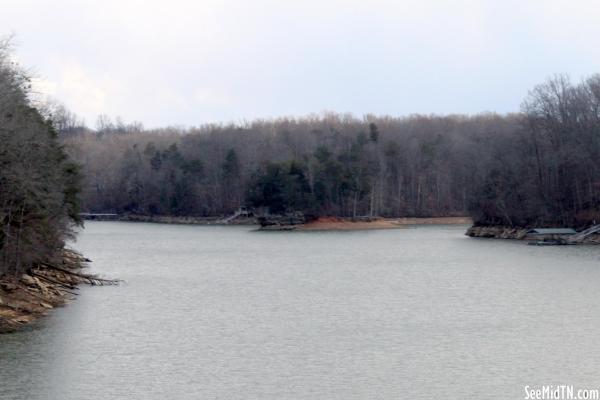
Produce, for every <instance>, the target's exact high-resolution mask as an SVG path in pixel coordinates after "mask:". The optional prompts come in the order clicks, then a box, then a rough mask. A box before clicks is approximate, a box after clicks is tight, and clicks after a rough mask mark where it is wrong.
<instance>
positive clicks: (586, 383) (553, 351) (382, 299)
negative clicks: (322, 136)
mask: <svg viewBox="0 0 600 400" xmlns="http://www.w3.org/2000/svg"><path fill="white" fill-rule="evenodd" d="M465 229H466V227H464V226H451V227H442V226H431V227H418V228H408V229H396V230H382V231H362V232H269V233H267V232H253V231H252V228H249V227H207V226H178V225H158V224H146V223H122V222H88V223H86V228H85V230H84V231H83V232H82V233H81V235H80V236H79V239H78V241H77V242H76V243H74V244H73V245H72V246H73V247H74V248H76V249H78V250H79V251H81V252H83V253H84V254H85V255H86V256H87V257H89V258H91V259H92V260H93V261H94V262H93V264H92V266H91V270H92V272H95V273H100V274H102V275H104V276H107V277H114V278H121V279H123V280H125V281H126V283H125V284H123V285H121V286H118V287H93V288H82V289H81V295H80V296H79V297H78V299H77V301H75V302H74V303H72V304H70V305H69V306H67V307H65V308H62V309H59V310H56V311H55V312H53V313H52V314H51V315H50V316H49V317H47V318H45V319H43V320H42V321H41V322H40V323H38V324H37V325H36V326H34V327H33V328H31V329H28V330H26V331H24V332H19V333H16V334H10V335H3V336H0V399H3V400H4V399H19V400H21V399H23V400H25V399H26V400H37V399H40V400H41V399H44V400H48V399H50V400H70V399H103V400H104V399H143V400H153V399H160V400H163V399H226V400H230V399H277V400H280V399H311V400H312V399H344V400H347V399H409V398H410V399H433V398H439V399H488V398H503V399H522V398H524V394H525V393H524V391H523V387H524V386H525V385H531V386H536V385H543V384H548V385H550V384H553V385H557V384H572V385H575V386H579V387H584V388H594V387H600V373H599V371H600V285H599V283H600V247H587V246H556V247H536V246H526V245H524V244H523V243H522V242H513V241H501V240H486V239H470V238H467V237H465V236H464V231H465Z"/></svg>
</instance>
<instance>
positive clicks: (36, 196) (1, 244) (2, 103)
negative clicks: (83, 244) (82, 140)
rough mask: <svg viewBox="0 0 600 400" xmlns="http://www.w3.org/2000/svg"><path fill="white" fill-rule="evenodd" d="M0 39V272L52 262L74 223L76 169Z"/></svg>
mask: <svg viewBox="0 0 600 400" xmlns="http://www.w3.org/2000/svg"><path fill="white" fill-rule="evenodd" d="M9 56H10V43H9V41H7V40H5V41H0V275H3V274H18V273H21V272H23V271H24V270H26V269H28V268H30V267H31V266H32V265H34V264H36V263H48V262H54V259H55V258H56V257H58V256H59V254H60V251H61V250H62V248H63V245H64V240H65V239H66V238H67V237H69V236H70V235H71V233H72V230H71V229H72V227H73V224H76V223H78V222H79V197H78V193H79V187H80V174H79V167H78V166H77V165H76V164H75V163H73V162H72V161H70V160H69V158H68V156H67V153H66V152H65V150H64V147H63V145H62V144H61V143H60V141H59V139H58V133H57V131H56V129H55V127H54V125H53V123H52V120H51V114H50V112H49V108H45V107H43V106H42V105H36V104H34V102H33V101H32V100H31V98H30V91H31V85H30V78H29V76H28V74H27V73H26V72H24V71H23V70H22V69H21V68H20V67H19V66H18V65H16V64H15V63H14V62H12V61H11V60H10V57H9Z"/></svg>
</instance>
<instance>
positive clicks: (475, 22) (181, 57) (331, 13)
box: [0, 0, 600, 126]
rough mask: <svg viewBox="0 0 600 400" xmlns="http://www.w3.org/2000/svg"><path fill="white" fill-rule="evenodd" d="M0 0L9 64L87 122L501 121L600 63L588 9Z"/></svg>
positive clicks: (541, 4) (593, 13)
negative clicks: (531, 92)
mask: <svg viewBox="0 0 600 400" xmlns="http://www.w3.org/2000/svg"><path fill="white" fill-rule="evenodd" d="M0 1H1V2H2V3H3V8H2V11H3V12H2V13H1V14H0V26H2V27H5V29H6V33H10V32H15V33H16V34H17V44H18V54H19V57H20V59H21V60H23V62H24V64H25V65H28V66H34V67H35V70H36V71H37V72H38V73H39V74H40V75H41V76H42V77H43V78H44V80H45V82H46V84H45V86H44V90H47V91H49V92H51V94H52V95H53V96H54V97H57V98H58V99H59V100H62V101H63V102H65V103H66V104H67V106H68V107H69V108H71V109H72V110H73V111H75V112H76V113H78V114H80V115H82V116H84V117H85V119H86V120H87V121H88V122H93V121H94V120H95V117H96V115H97V114H99V113H105V114H109V115H122V116H123V117H124V118H125V119H128V120H131V119H135V120H141V121H143V122H144V123H146V125H149V126H156V125H166V124H179V123H183V124H189V125H195V124H199V123H202V122H208V121H218V120H231V119H235V120H239V119H243V118H253V117H268V116H277V115H282V114H290V113H293V114H306V113H310V112H319V111H321V110H323V109H333V110H339V111H352V112H354V113H357V114H362V113H367V112H373V113H390V114H408V113H412V112H425V113H429V112H437V113H451V112H465V113H473V112H478V111H483V110H496V111H500V112H505V111H513V110H516V109H517V108H518V106H519V104H520V103H521V100H522V98H523V96H524V95H525V94H526V92H527V90H528V89H529V88H530V87H531V86H532V85H533V84H535V83H537V82H539V81H541V80H543V79H545V78H546V77H547V76H548V75H550V74H552V73H555V72H570V73H571V74H572V75H573V76H574V78H577V77H578V76H580V75H584V74H589V73H592V72H594V71H597V70H599V65H598V64H599V62H600V54H599V53H598V52H597V51H595V47H596V43H595V38H597V37H598V36H599V35H600V24H597V23H596V21H597V20H598V17H600V5H598V4H597V3H596V2H595V1H591V0H579V1H577V0H571V1H566V0H545V1H542V0H529V1H517V0H506V1H503V2H499V1H496V0H487V1H483V0H454V1H451V0H436V1H433V0H429V1H427V0H403V1H393V0H372V1H369V2H365V1H362V0H361V1H358V0H304V1H295V2H292V1H275V0H255V1H252V2H249V1H244V0H202V1H185V0H170V1H168V2H166V1H147V0H146V1H141V0H105V1H102V2H100V1H92V0H87V1H85V0H79V1H75V0H54V1H39V0H18V1H17V0H8V1H7V0H4V1H2V0H0ZM49 21H50V23H49ZM0 34H1V32H0ZM40 87H42V86H40Z"/></svg>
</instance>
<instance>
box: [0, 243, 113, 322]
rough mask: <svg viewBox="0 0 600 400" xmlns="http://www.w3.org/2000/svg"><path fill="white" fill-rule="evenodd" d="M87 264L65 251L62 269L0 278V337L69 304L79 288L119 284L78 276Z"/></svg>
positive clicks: (34, 269)
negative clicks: (85, 285)
mask: <svg viewBox="0 0 600 400" xmlns="http://www.w3.org/2000/svg"><path fill="white" fill-rule="evenodd" d="M87 261H89V260H88V259H86V258H84V257H83V256H81V255H80V254H78V253H76V252H73V251H71V250H65V251H64V252H63V255H62V265H61V266H58V265H53V264H49V263H45V264H40V265H36V266H34V267H32V268H30V269H29V270H28V271H27V272H26V273H24V274H22V275H21V276H3V277H0V333H5V332H12V331H15V330H17V329H19V328H21V327H23V326H24V325H26V324H28V323H30V322H33V321H35V320H37V319H38V318H40V317H41V316H43V315H46V314H47V313H48V311H49V310H52V309H53V308H55V307H60V306H63V305H65V304H67V303H69V302H70V301H71V300H73V299H74V298H75V297H74V296H77V295H78V293H77V290H78V286H79V285H80V284H87V285H92V286H106V285H118V284H119V283H120V282H121V281H119V280H117V279H105V278H101V277H98V276H96V275H93V274H86V273H83V272H81V270H82V269H83V268H84V267H85V266H86V265H85V263H86V262H87Z"/></svg>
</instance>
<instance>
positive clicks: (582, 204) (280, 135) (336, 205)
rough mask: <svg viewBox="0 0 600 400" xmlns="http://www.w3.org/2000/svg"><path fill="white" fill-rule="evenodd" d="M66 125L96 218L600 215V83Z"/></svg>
mask: <svg viewBox="0 0 600 400" xmlns="http://www.w3.org/2000/svg"><path fill="white" fill-rule="evenodd" d="M64 119H67V120H68V119H69V118H64ZM63 125H65V126H69V127H70V128H69V130H68V131H65V132H63V133H62V139H63V142H64V143H66V144H67V145H68V148H69V149H70V151H71V155H72V157H73V158H74V159H76V160H77V161H78V162H79V163H80V164H81V165H82V166H83V171H84V176H85V177H86V178H85V182H84V183H85V185H84V190H83V199H84V207H85V208H86V210H87V211H90V212H118V213H135V214H152V215H155V214H160V215H193V216H206V217H208V216H221V215H227V214H230V213H232V212H234V211H235V209H237V208H238V207H240V206H242V205H245V206H250V207H255V208H257V209H259V210H264V211H268V212H271V213H286V212H291V211H303V212H305V213H308V214H312V215H335V216H344V217H357V216H384V217H400V216H416V217H426V216H454V215H471V216H473V217H474V219H475V221H476V223H478V224H495V225H510V226H531V225H542V226H549V225H577V226H580V225H586V224H589V223H592V222H593V221H594V220H600V214H599V211H598V207H599V204H598V203H599V198H600V193H599V190H600V172H599V171H600V170H599V168H598V166H599V165H598V163H599V162H600V158H599V155H600V136H599V135H600V76H599V75H595V76H592V77H590V78H588V79H586V80H585V81H583V82H581V83H578V84H573V83H571V82H570V81H569V79H568V78H567V77H565V76H556V77H554V78H552V79H549V80H548V81H546V82H544V83H542V84H540V85H538V86H536V87H535V88H534V89H533V90H531V92H530V93H529V95H528V97H527V98H526V99H525V101H524V102H523V106H522V109H521V111H520V112H517V113H514V114H508V115H498V114H493V113H488V114H479V115H474V116H464V115H450V116H435V115H429V116H424V115H413V116H408V117H402V118H393V117H388V116H384V117H378V116H373V115H367V116H365V117H364V118H355V117H353V116H351V115H345V114H335V113H326V114H320V115H313V116H308V117H304V118H279V119H273V120H256V121H251V122H248V123H244V124H217V125H205V126H201V127H195V128H189V129H183V128H173V127H170V128H164V129H144V128H143V126H142V125H141V124H139V123H135V124H126V123H123V122H122V121H120V120H117V121H114V122H113V121H111V120H110V118H107V117H102V118H101V119H100V121H99V123H98V126H97V128H96V129H95V130H92V129H88V128H86V127H84V126H83V125H79V128H77V129H73V126H74V125H75V126H77V124H73V123H64V124H63Z"/></svg>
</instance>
